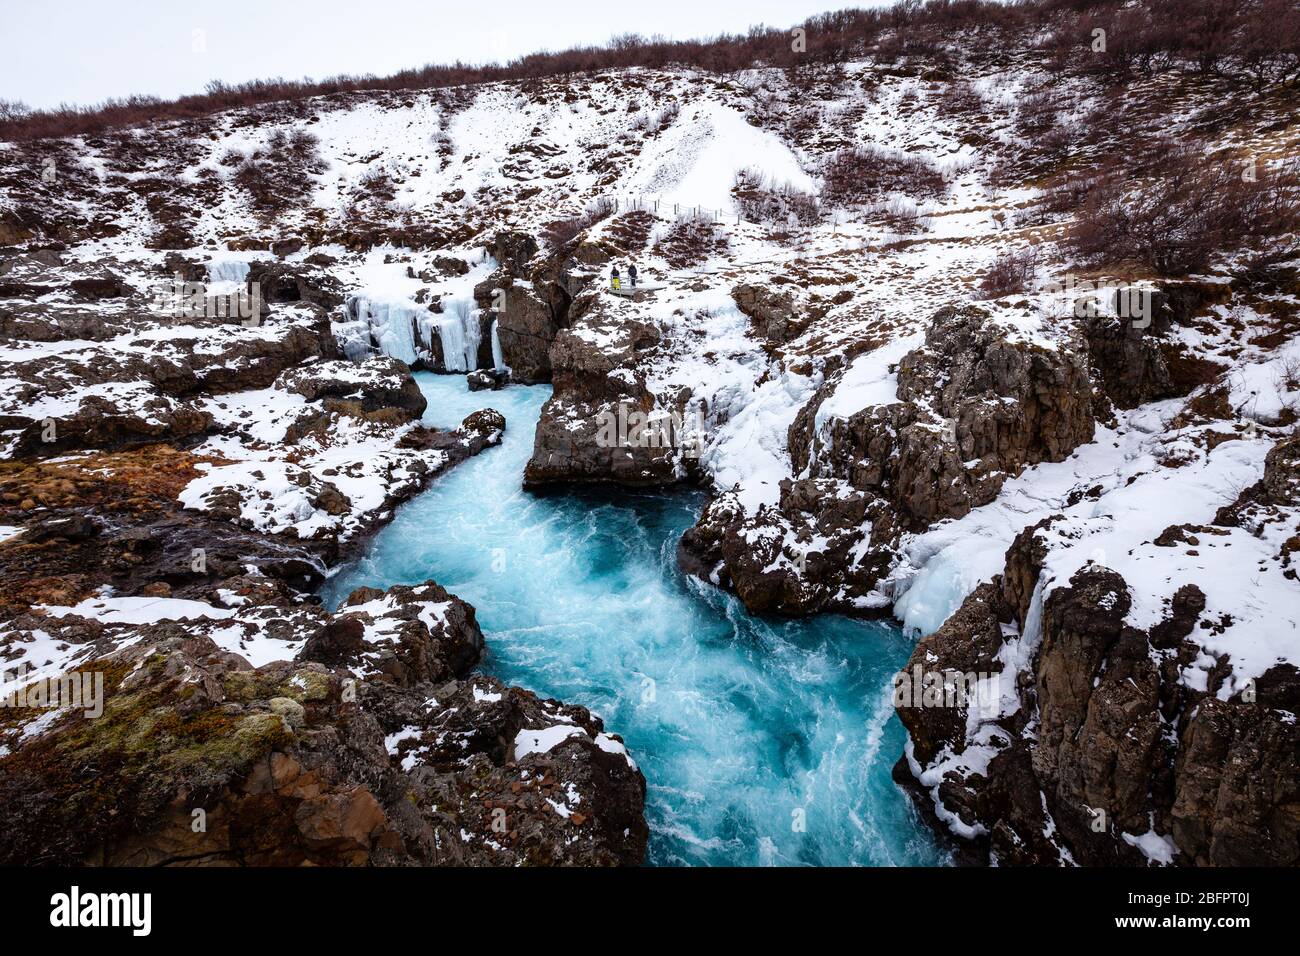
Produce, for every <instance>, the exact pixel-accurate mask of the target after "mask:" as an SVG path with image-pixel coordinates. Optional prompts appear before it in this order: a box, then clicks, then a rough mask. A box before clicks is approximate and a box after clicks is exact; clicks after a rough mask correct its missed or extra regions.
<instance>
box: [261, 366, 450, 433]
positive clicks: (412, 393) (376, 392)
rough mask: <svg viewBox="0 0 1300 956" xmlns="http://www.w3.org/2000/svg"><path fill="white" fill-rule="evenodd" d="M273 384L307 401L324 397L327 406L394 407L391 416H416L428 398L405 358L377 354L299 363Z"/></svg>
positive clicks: (375, 409)
mask: <svg viewBox="0 0 1300 956" xmlns="http://www.w3.org/2000/svg"><path fill="white" fill-rule="evenodd" d="M276 387H277V388H280V389H283V390H284V391H286V392H294V393H296V394H298V395H301V396H302V397H303V398H305V399H307V401H309V402H316V401H322V400H324V407H325V409H326V410H327V411H329V410H344V409H347V408H349V406H355V410H358V411H360V412H361V413H363V414H365V413H374V412H381V411H384V410H387V409H392V410H393V411H394V416H393V417H394V418H402V419H405V420H412V419H418V418H419V417H420V416H421V415H423V414H424V410H425V408H427V407H428V404H429V403H428V400H427V399H425V397H424V393H423V392H421V391H420V387H419V386H418V385H416V384H415V379H413V378H411V373H410V371H409V369H407V367H406V364H405V363H404V362H401V361H399V360H398V359H395V358H387V357H376V358H373V359H370V360H369V361H368V362H367V363H366V364H365V365H364V366H360V365H357V364H355V363H352V362H346V361H341V360H334V361H326V362H314V363H311V364H306V365H299V366H296V367H295V368H292V369H290V370H289V371H287V372H285V373H284V374H283V375H281V376H280V377H279V378H278V379H277V380H276Z"/></svg>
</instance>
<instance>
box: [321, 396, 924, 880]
mask: <svg viewBox="0 0 1300 956" xmlns="http://www.w3.org/2000/svg"><path fill="white" fill-rule="evenodd" d="M416 378H417V380H418V381H419V382H420V387H421V388H422V389H423V390H424V393H425V395H426V396H427V397H428V399H429V411H428V413H427V414H426V420H427V421H429V422H430V423H431V424H435V425H443V426H446V425H454V424H456V423H457V422H459V421H460V420H461V419H462V418H463V417H464V416H465V415H467V414H468V413H469V412H471V411H474V410H476V409H478V408H480V407H482V405H483V404H484V403H485V399H486V400H487V401H490V403H491V404H492V405H493V406H494V407H495V408H497V409H498V410H499V411H501V412H503V413H504V414H505V416H506V420H507V422H508V425H507V429H506V439H505V442H504V443H503V444H502V446H501V447H500V448H497V449H492V450H489V451H487V452H485V453H483V454H482V455H480V456H478V457H477V458H474V459H472V460H471V461H469V462H466V463H465V464H464V465H462V466H461V467H460V468H458V469H457V470H456V471H455V472H453V473H451V474H450V475H448V476H447V477H446V478H444V479H441V480H440V481H439V482H438V483H437V484H435V485H434V487H433V488H432V489H431V490H430V491H428V492H426V493H425V494H424V495H422V496H421V497H420V498H418V499H416V500H415V501H413V502H411V503H410V504H408V505H407V506H406V507H404V508H403V509H402V511H401V512H400V513H399V514H398V515H397V517H396V519H395V520H394V521H393V523H392V524H391V525H389V526H388V527H387V528H385V529H384V531H383V532H381V533H380V534H379V535H378V537H377V538H376V540H375V541H374V543H373V546H372V547H371V549H370V552H369V554H368V555H367V556H366V557H365V558H363V559H362V560H360V561H359V562H357V563H355V564H353V565H351V566H348V567H345V568H344V569H342V570H341V571H340V572H339V573H338V574H337V575H336V576H335V577H334V578H333V579H332V580H331V581H330V582H329V584H328V585H327V587H326V589H325V593H324V596H325V598H326V600H327V601H328V602H329V603H330V605H331V606H333V605H334V604H336V603H337V602H338V601H340V600H341V599H342V598H343V597H344V596H346V595H347V594H348V593H349V592H350V591H351V590H352V589H353V588H355V587H359V586H361V585H363V584H369V585H378V586H381V587H384V586H387V585H390V584H395V583H400V582H416V581H423V580H424V579H426V578H433V579H435V580H437V581H438V582H439V583H440V584H442V585H443V586H445V587H447V588H448V589H450V590H451V591H452V592H454V593H456V594H458V595H459V596H461V597H463V598H465V599H466V600H468V601H469V602H471V603H472V604H473V605H474V606H475V607H476V608H477V609H478V617H479V623H480V624H481V625H482V627H483V631H484V633H485V634H486V636H487V640H488V652H489V657H488V660H487V669H488V670H489V671H491V672H492V673H495V674H496V675H497V676H498V677H500V678H501V679H502V680H505V681H507V682H509V683H513V684H519V685H521V686H524V687H527V688H529V689H531V690H534V691H537V692H538V693H540V694H543V695H547V696H555V697H559V698H562V699H564V700H568V701H572V702H574V703H580V704H583V705H585V706H587V707H589V708H590V709H591V710H592V711H593V712H595V713H597V714H599V715H600V716H601V717H603V718H604V720H605V722H606V725H607V726H608V728H609V729H610V730H612V731H615V732H617V733H619V734H621V735H623V736H624V738H625V739H626V740H627V742H628V745H629V746H630V747H631V748H632V752H633V754H634V755H635V757H636V760H637V762H638V764H639V765H640V767H641V769H642V770H643V771H644V773H645V776H646V780H647V782H648V785H649V793H648V795H647V808H646V813H647V818H648V820H649V822H650V827H651V846H650V854H649V859H650V862H652V863H656V864H660V865H664V864H669V865H671V864H738V865H759V864H766V865H799V864H868V865H890V864H933V863H939V862H942V861H943V855H942V854H941V853H940V852H939V851H938V850H937V849H936V848H935V846H934V845H933V843H932V841H931V838H930V836H929V834H928V831H926V830H924V829H923V828H922V827H921V825H920V823H919V821H918V820H917V819H916V817H915V812H914V810H913V809H912V807H911V806H910V804H909V802H908V800H907V798H906V796H905V795H904V794H903V793H902V792H901V791H900V790H899V789H898V788H897V786H896V785H895V784H894V783H893V781H892V780H891V779H890V773H889V772H890V765H891V762H892V759H893V757H894V755H896V754H898V753H899V752H901V750H902V744H903V733H902V729H901V728H900V727H899V725H898V722H897V720H896V718H895V717H894V716H893V709H892V706H891V700H890V693H889V689H890V681H891V678H892V676H893V674H894V673H895V672H896V671H897V669H898V668H899V667H900V666H901V665H902V664H903V663H904V662H905V661H906V659H907V655H908V651H909V649H910V645H909V642H908V641H907V640H906V639H905V638H904V637H903V635H902V634H901V632H900V631H899V630H898V629H897V628H895V627H892V626H887V625H884V624H874V623H860V622H855V621H850V620H847V619H843V618H836V617H822V618H816V619H813V620H808V621H793V620H779V621H778V620H762V619H758V618H754V617H751V616H749V615H748V614H746V613H745V611H744V609H743V608H742V607H741V605H740V603H739V602H738V601H736V600H735V599H734V598H733V597H731V596H730V595H727V594H724V593H723V592H721V591H718V590H716V589H713V588H710V587H708V586H707V585H703V584H701V583H700V582H698V581H696V580H694V579H691V578H689V577H687V576H685V575H683V574H681V573H680V572H679V571H678V569H677V566H676V561H675V546H676V542H677V538H678V537H679V536H680V534H681V532H682V531H683V530H684V529H685V528H687V527H688V526H689V525H690V524H691V522H692V521H693V520H694V518H695V515H696V512H697V510H698V507H699V504H700V498H699V496H697V495H693V494H687V495H673V496H665V495H660V494H638V493H633V492H624V491H620V492H612V493H606V494H600V495H594V494H583V495H567V496H556V497H536V496H534V495H531V494H528V493H526V492H524V491H523V490H522V489H521V487H520V478H521V475H522V471H523V465H524V462H525V461H526V460H527V458H528V455H529V452H530V450H531V448H532V440H533V426H534V424H535V423H536V421H537V417H538V415H539V412H540V409H541V406H542V403H543V402H544V401H545V400H546V398H547V396H548V394H549V389H548V388H546V387H544V386H536V387H523V386H514V387H511V388H508V389H505V390H503V391H500V392H494V393H492V394H491V395H490V396H484V394H483V393H474V394H471V393H469V392H468V391H467V390H466V387H465V382H464V380H463V379H462V378H460V377H459V376H456V377H449V376H435V375H429V374H425V373H422V374H420V375H417V376H416Z"/></svg>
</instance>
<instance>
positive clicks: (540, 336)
mask: <svg viewBox="0 0 1300 956" xmlns="http://www.w3.org/2000/svg"><path fill="white" fill-rule="evenodd" d="M500 301H501V303H502V305H501V309H500V311H498V312H495V313H494V315H495V318H496V323H497V340H498V341H499V342H500V343H501V357H502V360H503V361H504V362H505V364H506V365H508V366H510V371H511V374H512V375H513V377H514V379H515V381H517V382H521V383H523V384H525V385H535V384H537V383H539V382H549V381H551V380H552V376H553V374H554V372H553V369H552V364H551V346H552V344H553V343H554V342H555V337H556V335H557V334H559V331H560V322H559V321H558V320H557V318H556V316H555V314H554V313H553V311H552V310H551V307H550V306H549V305H548V304H547V303H546V302H544V301H543V300H542V299H541V298H540V297H539V296H538V295H537V293H536V292H534V291H533V290H532V288H530V287H528V286H524V285H519V284H512V285H508V286H505V287H504V288H503V289H502V297H501V300H500Z"/></svg>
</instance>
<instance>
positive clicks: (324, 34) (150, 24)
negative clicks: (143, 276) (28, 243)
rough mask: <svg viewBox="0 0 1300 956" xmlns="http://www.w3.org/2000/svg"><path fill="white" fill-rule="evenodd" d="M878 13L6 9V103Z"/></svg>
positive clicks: (416, 3)
mask: <svg viewBox="0 0 1300 956" xmlns="http://www.w3.org/2000/svg"><path fill="white" fill-rule="evenodd" d="M877 5H880V0H856V2H847V3H842V2H836V0H650V2H645V3H620V2H611V0H603V2H593V0H550V2H546V0H532V2H527V0H487V2H484V0H479V2H473V0H461V2H457V3H445V2H440V0H424V2H420V0H312V2H302V0H127V2H124V3H123V2H112V0H0V24H3V26H2V27H0V31H2V32H3V55H2V56H0V99H8V100H21V101H22V102H25V103H26V104H27V105H28V106H32V107H48V106H57V105H58V104H60V103H75V104H78V105H86V104H90V103H98V102H100V101H102V100H104V99H106V98H108V97H112V96H126V95H128V94H131V93H149V94H153V95H156V96H163V97H174V96H179V95H181V94H184V93H194V92H199V91H201V90H202V89H203V86H204V84H206V83H207V82H208V81H209V80H213V79H220V80H225V81H227V82H232V83H233V82H239V81H242V80H250V79H256V78H262V77H276V76H283V77H285V78H287V79H300V78H302V77H304V76H310V77H313V78H315V79H322V78H324V77H326V76H331V75H334V74H337V73H375V74H379V75H383V74H386V73H392V72H395V71H396V70H400V69H402V68H404V67H411V66H422V65H423V64H425V63H449V62H452V61H455V60H457V59H460V60H463V61H466V62H469V63H483V62H488V61H493V60H506V59H509V58H511V57H514V56H517V55H519V54H522V53H531V52H533V51H535V50H539V49H548V50H557V49H562V48H564V47H568V46H573V45H578V44H587V43H604V42H605V41H607V40H608V39H609V38H610V37H611V36H613V35H614V34H617V33H641V34H644V35H647V36H648V35H651V34H656V33H658V34H662V35H664V36H667V37H671V38H674V39H684V38H687V37H699V36H712V35H716V34H718V33H724V32H725V33H743V32H744V31H745V30H747V29H748V28H749V27H750V26H751V25H754V24H759V23H764V24H767V25H769V26H781V27H784V26H790V25H792V24H794V23H798V22H800V21H802V20H803V19H805V18H806V17H807V16H809V15H810V14H814V13H821V12H823V11H825V10H833V9H843V8H846V7H868V6H877Z"/></svg>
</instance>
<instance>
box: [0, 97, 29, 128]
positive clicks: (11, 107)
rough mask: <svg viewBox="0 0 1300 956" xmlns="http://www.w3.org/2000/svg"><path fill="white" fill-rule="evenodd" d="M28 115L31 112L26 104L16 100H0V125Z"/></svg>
mask: <svg viewBox="0 0 1300 956" xmlns="http://www.w3.org/2000/svg"><path fill="white" fill-rule="evenodd" d="M29 113H31V110H30V109H29V108H28V107H27V104H26V103H22V102H20V101H18V100H6V99H0V123H7V122H9V121H11V120H20V119H23V118H24V117H26V116H27V115H28V114H29Z"/></svg>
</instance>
